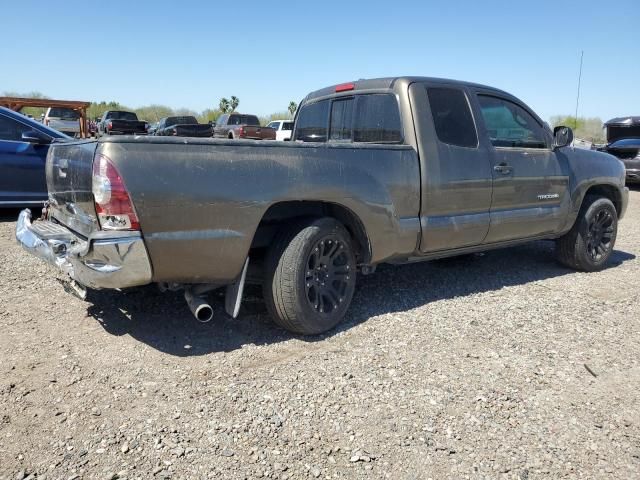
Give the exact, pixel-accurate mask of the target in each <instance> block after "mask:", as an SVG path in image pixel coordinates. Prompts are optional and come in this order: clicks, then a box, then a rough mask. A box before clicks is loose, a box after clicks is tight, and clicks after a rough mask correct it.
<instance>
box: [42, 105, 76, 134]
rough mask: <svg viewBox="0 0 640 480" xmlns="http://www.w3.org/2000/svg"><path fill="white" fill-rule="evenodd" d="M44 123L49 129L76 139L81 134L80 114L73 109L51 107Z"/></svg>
mask: <svg viewBox="0 0 640 480" xmlns="http://www.w3.org/2000/svg"><path fill="white" fill-rule="evenodd" d="M43 123H44V124H45V125H47V126H48V127H49V128H53V129H54V130H58V131H59V132H62V133H66V134H67V135H69V136H70V137H74V136H76V135H78V134H79V133H80V112H77V111H75V110H73V109H72V108H62V107H49V108H48V109H47V113H46V114H45V115H44V121H43Z"/></svg>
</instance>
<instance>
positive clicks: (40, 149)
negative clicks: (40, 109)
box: [0, 107, 72, 208]
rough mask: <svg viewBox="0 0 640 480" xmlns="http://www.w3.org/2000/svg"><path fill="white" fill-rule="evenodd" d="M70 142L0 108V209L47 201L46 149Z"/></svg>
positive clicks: (28, 119) (54, 131)
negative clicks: (59, 143) (63, 142)
mask: <svg viewBox="0 0 640 480" xmlns="http://www.w3.org/2000/svg"><path fill="white" fill-rule="evenodd" d="M70 140H72V139H71V137H68V136H67V135H65V134H64V133H60V132H58V131H56V130H53V129H52V128H49V127H47V126H45V125H42V124H41V123H38V122H36V121H34V120H32V119H30V118H28V117H26V116H25V115H22V114H21V113H17V112H14V111H12V110H9V109H7V108H4V107H0V208H3V207H22V206H37V205H41V204H42V203H43V202H44V201H45V200H46V199H47V182H46V179H45V173H44V166H45V160H46V158H47V152H48V151H49V145H50V144H51V143H52V142H58V141H70Z"/></svg>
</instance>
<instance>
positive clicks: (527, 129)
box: [478, 95, 548, 148]
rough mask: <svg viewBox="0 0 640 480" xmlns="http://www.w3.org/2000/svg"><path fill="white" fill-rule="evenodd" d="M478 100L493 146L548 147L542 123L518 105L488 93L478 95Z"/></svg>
mask: <svg viewBox="0 0 640 480" xmlns="http://www.w3.org/2000/svg"><path fill="white" fill-rule="evenodd" d="M478 100H479V102H480V108H481V110H482V117H483V119H484V124H485V127H486V128H487V132H488V134H489V138H490V139H491V143H492V144H493V145H494V146H496V147H512V148H548V144H547V140H546V135H545V133H544V129H543V128H542V125H540V124H539V123H538V122H537V121H536V119H535V118H533V116H532V115H531V114H530V113H529V112H527V111H526V110H525V109H524V108H522V107H521V106H520V105H517V104H515V103H513V102H510V101H509V100H505V99H503V98H498V97H492V96H489V95H478Z"/></svg>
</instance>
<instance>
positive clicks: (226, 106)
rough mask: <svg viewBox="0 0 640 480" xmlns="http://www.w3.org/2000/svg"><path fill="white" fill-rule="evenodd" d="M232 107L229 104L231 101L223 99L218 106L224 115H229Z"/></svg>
mask: <svg viewBox="0 0 640 480" xmlns="http://www.w3.org/2000/svg"><path fill="white" fill-rule="evenodd" d="M230 107H231V105H230V104H229V100H228V99H227V98H224V97H222V98H221V99H220V103H219V104H218V109H219V110H220V111H221V112H222V113H227V112H228V111H229V108H230Z"/></svg>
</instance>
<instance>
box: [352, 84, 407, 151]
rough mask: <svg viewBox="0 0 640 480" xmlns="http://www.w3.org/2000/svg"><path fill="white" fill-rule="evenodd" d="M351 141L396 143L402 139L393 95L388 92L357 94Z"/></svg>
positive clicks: (398, 113)
mask: <svg viewBox="0 0 640 480" xmlns="http://www.w3.org/2000/svg"><path fill="white" fill-rule="evenodd" d="M357 99H358V101H357V102H356V111H355V121H354V125H353V141H354V142H368V143H398V142H401V141H402V127H401V123H400V112H399V110H398V102H397V101H396V98H395V96H393V95H389V94H371V95H358V97H357Z"/></svg>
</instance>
